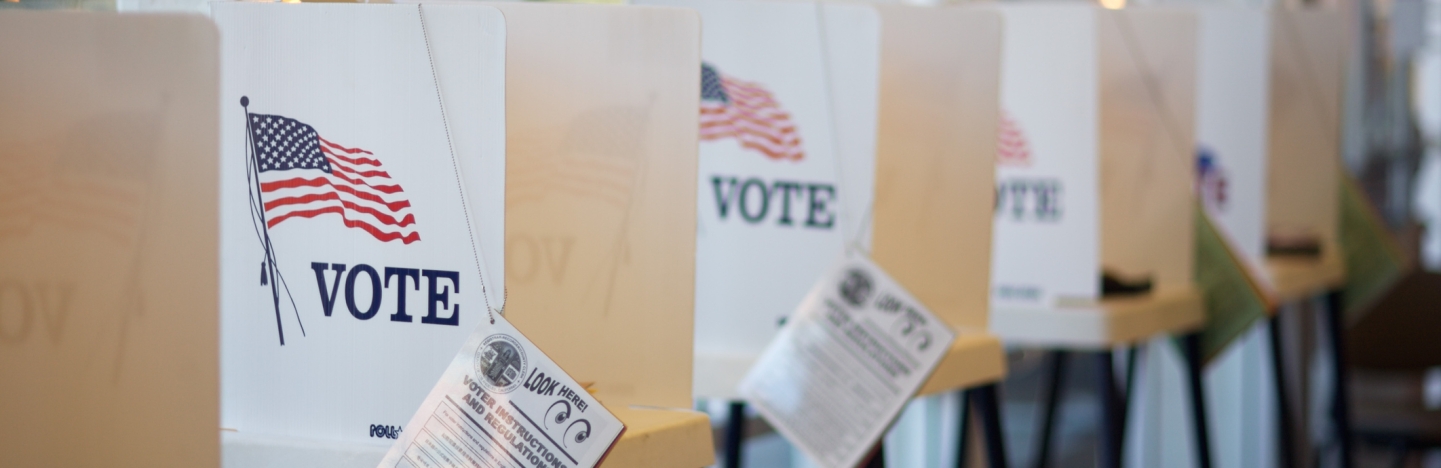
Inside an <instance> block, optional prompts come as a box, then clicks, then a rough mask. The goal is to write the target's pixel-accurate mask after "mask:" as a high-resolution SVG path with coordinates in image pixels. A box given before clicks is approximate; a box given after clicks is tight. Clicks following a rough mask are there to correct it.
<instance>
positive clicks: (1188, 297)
mask: <svg viewBox="0 0 1441 468" xmlns="http://www.w3.org/2000/svg"><path fill="white" fill-rule="evenodd" d="M1205 320H1206V316H1205V311H1204V309H1203V307H1202V303H1201V293H1200V291H1198V290H1196V289H1195V288H1193V287H1171V288H1162V289H1161V290H1159V291H1156V292H1154V293H1152V294H1147V295H1144V296H1132V297H1121V298H1114V299H1102V300H1101V301H1100V302H1099V303H1097V304H1094V305H1089V306H1074V307H1065V306H1062V307H1054V308H1049V309H996V310H995V311H993V312H992V313H991V331H994V332H996V333H997V334H999V335H1001V337H1002V339H1004V340H1006V341H1007V342H1010V343H1016V344H1022V345H1036V346H1044V347H1048V348H1055V347H1062V348H1070V349H1078V350H1091V349H1103V348H1111V347H1115V346H1120V345H1127V344H1133V343H1136V342H1138V341H1141V340H1144V339H1146V338H1149V337H1152V336H1155V335H1159V334H1163V333H1165V334H1172V335H1181V334H1185V333H1189V332H1192V331H1195V330H1197V329H1200V328H1201V326H1202V325H1203V324H1204V323H1205Z"/></svg>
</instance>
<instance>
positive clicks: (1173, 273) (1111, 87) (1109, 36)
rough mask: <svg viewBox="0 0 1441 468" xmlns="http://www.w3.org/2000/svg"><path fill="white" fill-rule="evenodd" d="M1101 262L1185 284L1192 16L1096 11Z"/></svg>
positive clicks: (1190, 231) (1162, 282)
mask: <svg viewBox="0 0 1441 468" xmlns="http://www.w3.org/2000/svg"><path fill="white" fill-rule="evenodd" d="M1097 21H1098V23H1099V24H1098V28H1097V34H1098V41H1099V42H1098V43H1099V45H1100V47H1099V60H1100V62H1099V63H1100V67H1099V71H1100V87H1101V89H1100V93H1101V126H1100V127H1101V129H1100V131H1101V186H1100V190H1101V265H1102V267H1103V268H1109V269H1113V270H1116V271H1117V272H1119V273H1122V274H1124V275H1131V276H1152V278H1153V279H1154V280H1155V284H1156V285H1157V286H1183V285H1189V284H1190V283H1191V273H1192V264H1193V259H1192V257H1193V256H1194V250H1195V249H1194V248H1193V247H1192V237H1193V235H1194V226H1193V224H1192V222H1193V216H1192V209H1193V201H1192V197H1193V195H1192V193H1193V192H1192V179H1193V175H1192V174H1193V170H1194V169H1193V167H1194V163H1193V161H1194V158H1195V150H1194V148H1195V146H1196V142H1195V96H1196V87H1195V81H1196V20H1195V17H1194V16H1193V15H1191V14H1190V13H1186V12H1180V11H1165V10H1136V9H1130V10H1118V11H1111V10H1103V11H1100V12H1099V14H1098V15H1097Z"/></svg>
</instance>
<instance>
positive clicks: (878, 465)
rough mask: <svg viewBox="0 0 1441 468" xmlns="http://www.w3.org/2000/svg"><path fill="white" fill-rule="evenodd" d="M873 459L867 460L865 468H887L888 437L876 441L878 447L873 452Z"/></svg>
mask: <svg viewBox="0 0 1441 468" xmlns="http://www.w3.org/2000/svg"><path fill="white" fill-rule="evenodd" d="M871 453H872V454H871V459H870V460H869V461H867V462H866V464H865V468H886V439H885V437H882V438H881V440H878V441H876V448H875V450H873V451H872V452H871Z"/></svg>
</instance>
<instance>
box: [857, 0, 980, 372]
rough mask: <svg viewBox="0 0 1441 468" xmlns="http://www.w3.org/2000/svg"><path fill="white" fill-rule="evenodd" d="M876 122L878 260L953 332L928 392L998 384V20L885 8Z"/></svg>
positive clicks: (964, 12)
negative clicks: (993, 328)
mask: <svg viewBox="0 0 1441 468" xmlns="http://www.w3.org/2000/svg"><path fill="white" fill-rule="evenodd" d="M875 8H876V10H877V11H878V12H879V13H880V17H881V21H882V28H881V31H882V40H881V45H882V49H881V50H882V52H881V99H880V127H879V136H878V138H877V150H876V182H875V183H876V195H875V199H876V201H875V209H874V213H873V216H874V221H872V230H873V232H874V240H873V241H872V246H873V247H872V252H871V255H872V258H873V259H874V260H875V262H876V263H877V264H879V265H880V266H881V267H883V268H885V269H886V271H887V272H888V273H890V274H891V275H892V276H893V277H894V278H895V279H896V280H897V281H899V282H900V283H901V284H903V285H905V287H906V288H907V290H909V291H910V292H911V293H912V294H915V295H916V297H917V299H919V300H920V301H921V302H923V303H925V305H926V306H927V307H928V308H930V309H931V311H932V312H933V313H935V314H936V315H937V316H939V317H940V318H941V319H943V320H945V321H946V323H948V324H949V325H950V326H951V328H953V329H955V331H956V332H957V337H956V341H955V342H954V343H953V344H952V347H951V351H950V353H949V354H948V355H947V357H946V358H945V359H944V360H942V361H941V364H940V365H939V366H938V367H937V368H936V371H935V372H934V373H933V374H932V375H931V377H930V379H929V380H928V381H927V383H926V384H925V385H924V386H923V387H922V388H921V390H920V392H919V393H920V394H930V393H936V392H942V391H949V390H956V389H961V388H966V387H970V386H974V385H978V384H986V383H990V382H995V381H998V380H1000V378H1001V377H1003V376H1004V375H1005V363H1004V356H1003V350H1002V349H1001V346H1000V341H999V340H998V339H997V338H996V337H995V335H992V334H991V333H990V332H989V331H988V330H987V319H988V310H989V309H988V307H987V303H988V302H989V297H988V296H989V295H988V293H987V291H988V290H989V288H990V280H989V269H990V264H991V247H990V246H991V223H990V222H989V219H990V216H991V214H990V213H991V207H992V204H991V198H990V197H991V196H992V195H993V192H992V191H991V187H994V179H993V177H992V176H991V174H992V173H993V172H994V167H995V162H994V160H995V159H994V155H995V148H996V146H995V145H996V141H997V129H998V128H999V119H998V117H999V115H1000V114H999V112H998V109H999V105H1000V102H999V99H997V95H998V92H999V89H1000V69H1001V47H1000V46H999V44H1000V42H1001V36H1002V25H1001V18H1000V16H999V15H998V14H996V13H995V12H991V11H984V10H976V9H957V8H946V9H930V8H918V7H905V6H877V7H875Z"/></svg>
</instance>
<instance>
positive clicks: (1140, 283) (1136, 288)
mask: <svg viewBox="0 0 1441 468" xmlns="http://www.w3.org/2000/svg"><path fill="white" fill-rule="evenodd" d="M1151 283H1152V281H1151V277H1150V276H1146V277H1144V278H1139V279H1136V278H1122V277H1121V276H1120V275H1118V274H1116V273H1115V272H1110V271H1102V272H1101V296H1102V297H1107V296H1136V295H1141V294H1145V293H1148V292H1151Z"/></svg>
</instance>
